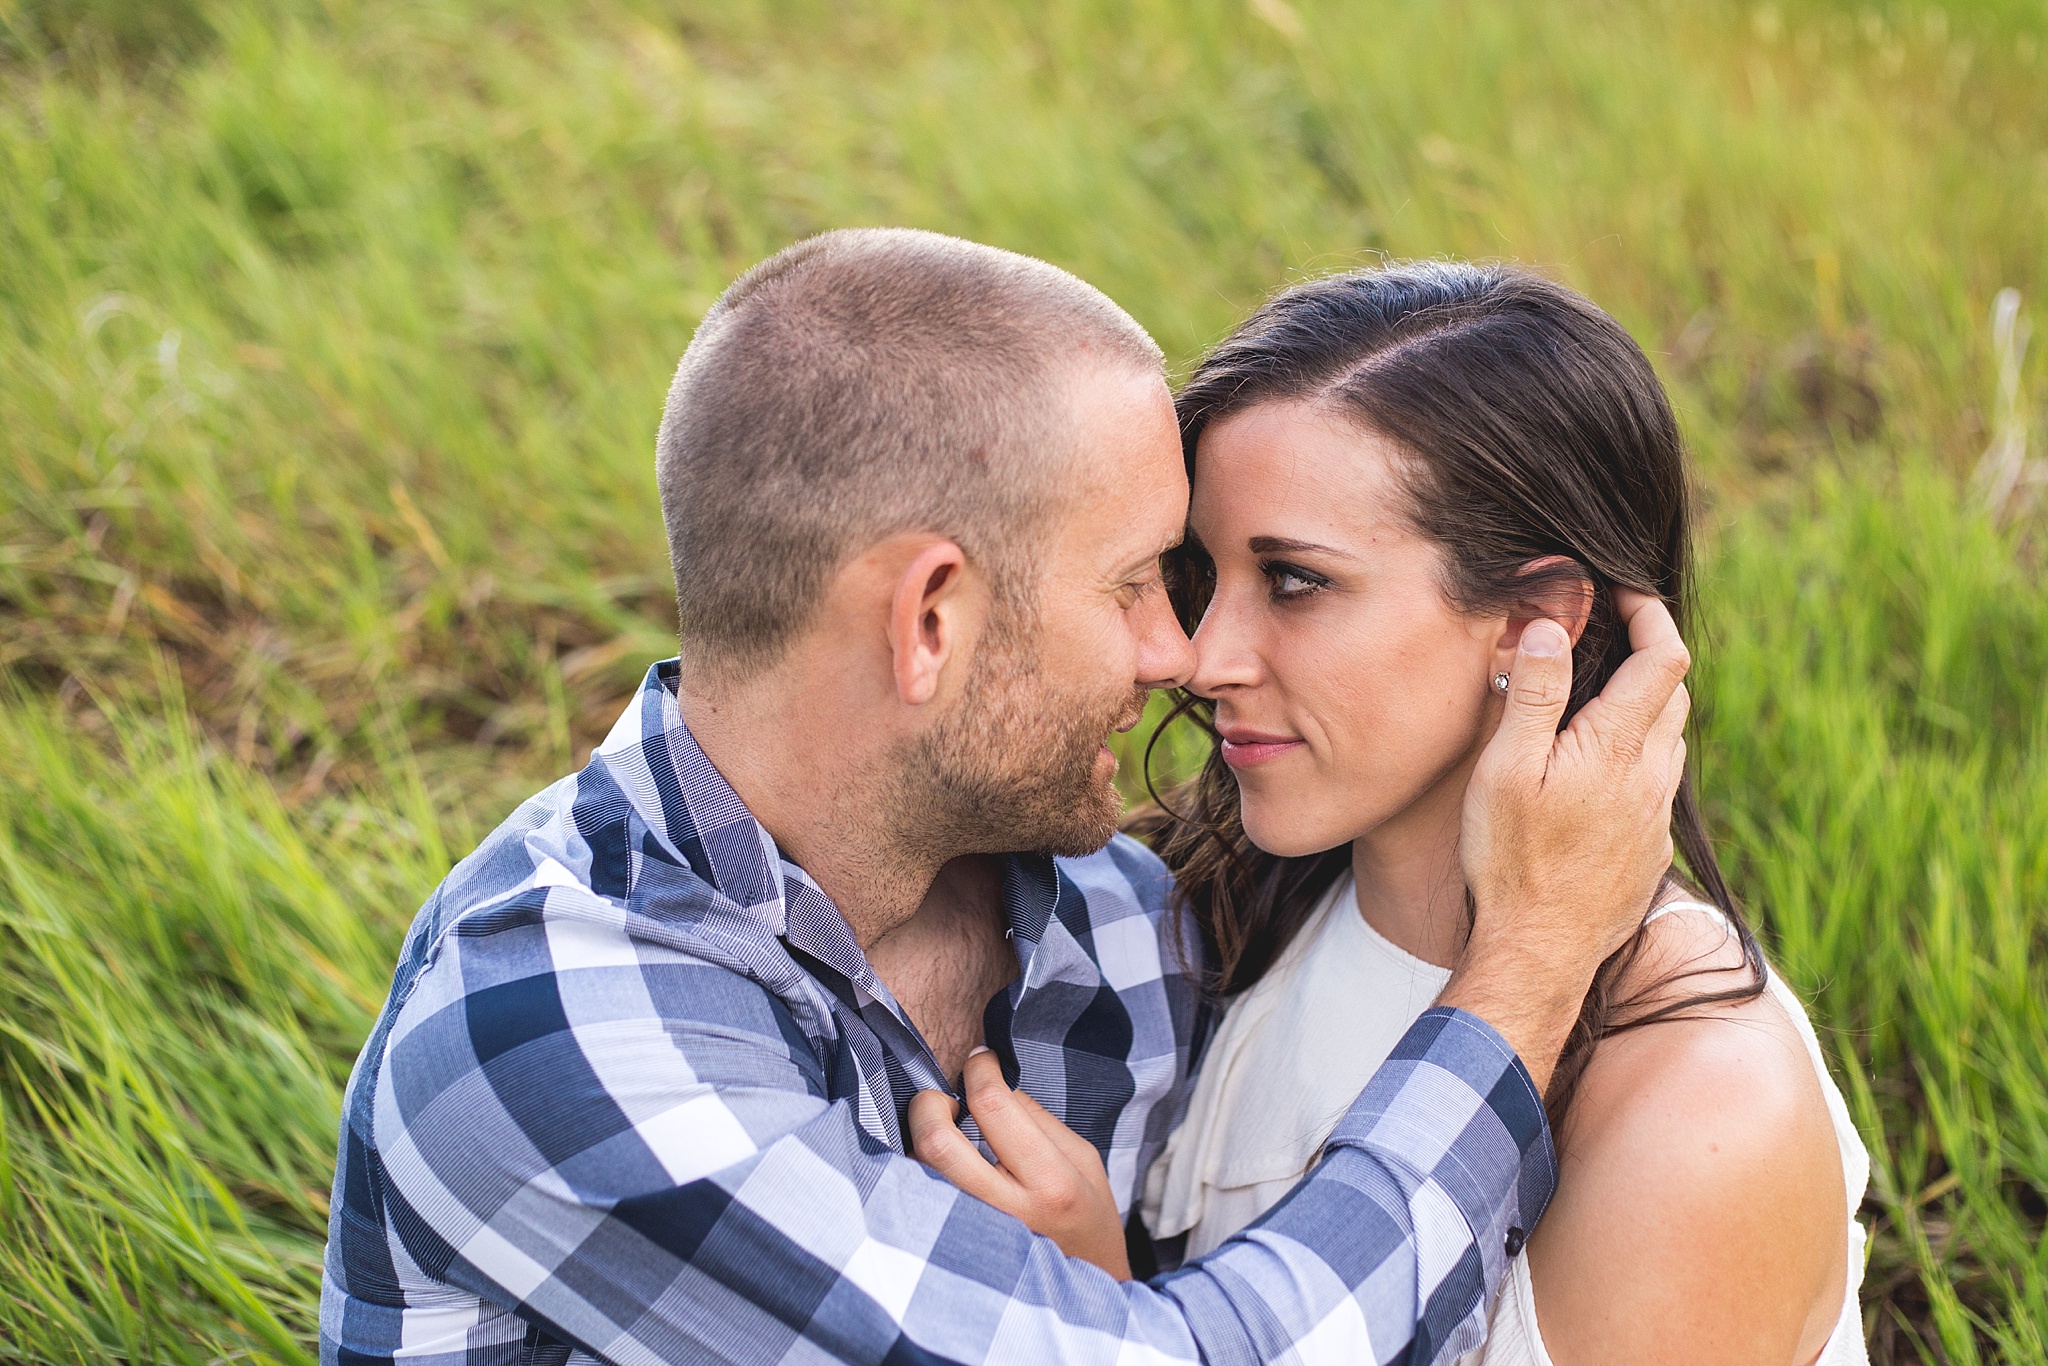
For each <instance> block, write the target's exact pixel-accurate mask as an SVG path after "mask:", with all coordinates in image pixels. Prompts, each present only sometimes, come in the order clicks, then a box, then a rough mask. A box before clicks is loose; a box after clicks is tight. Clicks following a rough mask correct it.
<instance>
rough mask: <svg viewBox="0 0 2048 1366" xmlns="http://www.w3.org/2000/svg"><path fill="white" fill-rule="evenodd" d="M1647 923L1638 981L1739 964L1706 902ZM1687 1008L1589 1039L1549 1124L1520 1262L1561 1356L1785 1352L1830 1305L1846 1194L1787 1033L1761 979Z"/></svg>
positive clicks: (1749, 1356) (1820, 1096)
mask: <svg viewBox="0 0 2048 1366" xmlns="http://www.w3.org/2000/svg"><path fill="white" fill-rule="evenodd" d="M1651 929H1652V934H1651V942H1650V943H1649V944H1648V945H1647V946H1646V952H1645V953H1644V955H1643V956H1642V958H1641V960H1639V962H1638V965H1637V967H1638V969H1639V970H1640V971H1641V972H1643V973H1644V974H1646V980H1656V979H1657V978H1661V977H1662V976H1664V975H1666V974H1667V973H1668V972H1670V971H1672V970H1674V969H1681V968H1682V969H1692V970H1695V975H1692V976H1688V977H1687V978H1685V979H1684V980H1683V981H1682V982H1680V983H1678V984H1677V985H1676V986H1675V987H1673V988H1670V990H1672V991H1676V992H1678V993H1680V994H1683V995H1691V994H1694V993H1696V992H1711V991H1718V990H1723V989H1726V988H1729V987H1733V986H1739V985H1741V984H1742V983H1744V982H1746V981H1749V980H1751V978H1750V974H1749V971H1748V969H1747V967H1746V966H1745V964H1744V962H1743V958H1742V951H1741V946H1740V943H1739V941H1737V940H1735V939H1734V938H1733V936H1732V935H1729V934H1727V933H1726V932H1725V929H1724V927H1723V926H1722V924H1721V923H1720V922H1719V921H1718V920H1716V919H1715V918H1713V917H1710V916H1706V915H1701V914H1694V913H1686V912H1680V913H1676V914H1672V915H1667V916H1664V917H1661V918H1660V919H1659V920H1658V921H1657V922H1656V923H1655V924H1653V926H1652V927H1651ZM1687 1016H1688V1018H1683V1019H1676V1020H1670V1021H1666V1022H1661V1023H1657V1024H1650V1025H1645V1026H1642V1027H1640V1028H1637V1029H1634V1030H1629V1031H1626V1032H1624V1033H1621V1034H1617V1035H1613V1036H1611V1037H1609V1038H1607V1039H1605V1040H1602V1041H1601V1043H1600V1044H1599V1045H1598V1046H1597V1047H1596V1048H1595V1050H1594V1055H1593V1059H1592V1061H1591V1062H1590V1063H1589V1064H1588V1066H1587V1068H1586V1072H1585V1075H1584V1076H1583V1078H1582V1079H1581V1081H1580V1083H1579V1087H1578V1090H1577V1093H1576V1095H1575V1096H1574V1098H1573V1101H1572V1105H1571V1110H1570V1113H1569V1114H1568V1115H1567V1117H1566V1120H1565V1123H1564V1126H1563V1131H1562V1132H1561V1133H1560V1134H1559V1135H1558V1152H1559V1162H1560V1170H1559V1177H1560V1179H1559V1185H1558V1194H1557V1199H1556V1200H1555V1202H1554V1203H1553V1206H1552V1209H1551V1211H1550V1212H1549V1213H1548V1214H1546V1215H1545V1217H1544V1220H1543V1223H1542V1224H1541V1226H1540V1227H1539V1228H1538V1230H1537V1235H1536V1237H1535V1238H1534V1239H1533V1240H1532V1241H1531V1244H1530V1249H1531V1264H1530V1269H1531V1272H1532V1274H1533V1275H1534V1277H1535V1282H1536V1288H1537V1300H1538V1303H1539V1304H1540V1305H1541V1306H1542V1310H1541V1318H1542V1328H1543V1334H1544V1337H1545V1340H1546V1342H1547V1343H1549V1344H1550V1346H1551V1348H1552V1356H1553V1357H1554V1359H1555V1360H1556V1361H1558V1362H1559V1363H1560V1366H1573V1363H1575V1362H1581V1361H1604V1360H1625V1359H1626V1360H1657V1359H1682V1360H1687V1361H1694V1360H1697V1361H1723V1360H1725V1361H1731V1362H1733V1361H1773V1360H1781V1361H1784V1362H1786V1363H1788V1366H1789V1364H1790V1363H1792V1362H1793V1361H1794V1360H1795V1356H1796V1354H1797V1353H1798V1352H1799V1351H1801V1350H1802V1345H1803V1344H1806V1343H1808V1342H1810V1341H1811V1342H1812V1343H1813V1345H1815V1346H1816V1348H1817V1346H1818V1342H1819V1341H1824V1340H1825V1334H1826V1329H1827V1327H1828V1326H1829V1325H1831V1324H1832V1322H1833V1316H1832V1314H1829V1313H1826V1312H1824V1311H1826V1310H1827V1309H1828V1308H1829V1307H1830V1306H1831V1305H1832V1306H1833V1307H1839V1303H1840V1301H1839V1295H1840V1293H1841V1292H1840V1286H1841V1277H1842V1276H1843V1275H1844V1274H1845V1271H1844V1267H1843V1262H1844V1261H1845V1257H1846V1242H1845V1239H1844V1236H1843V1234H1844V1230H1843V1219H1844V1212H1845V1208H1846V1203H1847V1202H1846V1197H1845V1195H1844V1193H1843V1185H1842V1180H1843V1178H1842V1167H1841V1159H1840V1155H1839V1151H1838V1149H1837V1147H1836V1142H1835V1135H1834V1127H1833V1123H1832V1121H1831V1119H1830V1118H1829V1115H1828V1109H1827V1101H1826V1098H1825V1094H1824V1093H1823V1091H1822V1090H1821V1085H1820V1080H1819V1078H1818V1077H1817V1076H1816V1075H1815V1073H1814V1069H1813V1064H1812V1061H1811V1058H1810V1056H1809V1055H1808V1053H1807V1052H1806V1047H1805V1043H1804V1041H1803V1039H1802V1037H1801V1036H1800V1034H1799V1032H1798V1030H1797V1028H1796V1026H1795V1025H1794V1024H1793V1023H1792V1021H1791V1019H1790V1018H1789V1017H1788V1016H1787V1015H1786V1013H1785V1010H1784V1008H1783V1007H1782V1006H1781V1005H1780V1004H1779V1003H1778V1001H1777V1000H1776V999H1774V998H1773V997H1772V996H1770V995H1768V994H1766V995H1764V996H1762V997H1759V998H1756V999H1752V1000H1748V1001H1741V1002H1734V1003H1720V1004H1716V1005H1713V1006H1708V1007H1703V1008H1701V1009H1699V1010H1697V1011H1689V1012H1687ZM1617 1268H1625V1269H1626V1270H1625V1271H1621V1272H1617ZM1831 1293H1832V1295H1833V1296H1834V1298H1833V1299H1832V1300H1830V1298H1829V1296H1830V1294H1831ZM1816 1331H1818V1332H1819V1334H1820V1337H1819V1338H1818V1339H1815V1338H1814V1333H1815V1332H1816ZM1679 1343H1683V1344H1684V1346H1683V1348H1682V1350H1676V1351H1674V1346H1675V1345H1676V1344H1679ZM1800 1359H1803V1358H1800Z"/></svg>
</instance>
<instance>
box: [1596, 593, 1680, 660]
mask: <svg viewBox="0 0 2048 1366" xmlns="http://www.w3.org/2000/svg"><path fill="white" fill-rule="evenodd" d="M1614 610H1615V612H1616V613H1617V614H1619V616H1620V617H1621V624H1622V626H1623V628H1624V629H1625V630H1627V632H1628V648H1629V649H1631V650H1647V649H1649V648H1651V647H1652V646H1655V645H1660V644H1665V643H1669V644H1674V645H1676V646H1678V648H1679V649H1681V650H1683V649H1684V648H1685V642H1684V641H1683V640H1681V639H1680V638H1679V635H1678V623H1677V622H1676V621H1675V620H1673V619H1672V616H1671V609H1670V608H1669V607H1667V606H1665V605H1664V599H1662V598H1660V597H1657V596H1656V595H1654V594H1651V593H1638V592H1637V591H1636V590H1635V589H1633V588H1623V587H1621V586H1620V585H1619V584H1616V585H1615V588H1614Z"/></svg>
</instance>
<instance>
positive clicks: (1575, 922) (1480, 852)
mask: <svg viewBox="0 0 2048 1366" xmlns="http://www.w3.org/2000/svg"><path fill="white" fill-rule="evenodd" d="M1614 600H1615V606H1616V607H1617V608H1618V609H1619V611H1620V613H1621V616H1622V619H1623V620H1624V621H1625V622H1626V623H1627V625H1628V634H1629V643H1630V645H1631V646H1632V647H1633V648H1634V651H1635V653H1633V654H1632V655H1630V656H1629V658H1628V659H1627V661H1626V662H1624V663H1623V664H1622V666H1621V668H1620V669H1618V670H1616V671H1615V674H1614V677H1613V678H1612V679H1610V680H1609V681H1608V683H1607V686H1606V688H1605V689H1604V690H1602V692H1601V694H1600V695H1599V696H1598V697H1596V698H1594V699H1593V700H1592V701H1591V702H1588V703H1587V704H1586V705H1585V706H1584V707H1583V708H1581V709H1580V711H1579V713H1578V715H1576V716H1574V717H1573V718H1572V721H1571V724H1570V725H1569V726H1566V727H1565V728H1564V730H1562V731H1559V730H1558V728H1557V723H1558V720H1559V719H1560V718H1561V717H1562V716H1563V715H1564V708H1565V703H1566V701H1567V700H1568V699H1569V698H1570V696H1571V686H1572V662H1571V643H1570V640H1569V638H1568V637H1567V636H1566V634H1565V631H1564V628H1562V627H1561V626H1559V625H1557V624H1556V623H1555V622H1551V621H1533V622H1530V623H1529V625H1528V626H1527V628H1525V629H1524V630H1523V632H1522V640H1521V646H1520V649H1519V652H1518V653H1517V655H1516V656H1515V666H1514V673H1513V683H1512V684H1511V686H1510V687H1509V690H1508V698H1507V712H1506V714H1505V715H1504V716H1503V717H1502V718H1501V723H1500V729H1499V730H1498V731H1496V732H1495V733H1494V737H1493V740H1492V741H1491V742H1490V743H1489V744H1488V745H1487V747H1486V751H1485V753H1484V754H1482V755H1481V756H1480V759H1479V765H1478V767H1477V768H1476V769H1475V770H1474V771H1473V774H1472V785H1471V787H1470V788H1468V789H1467V791H1466V794H1465V811H1464V826H1463V833H1462V840H1461V843H1460V846H1459V858H1460V860H1461V861H1462V863H1463V864H1464V871H1465V883H1466V885H1467V886H1468V887H1470V888H1471V889H1472V896H1473V900H1474V901H1475V903H1476V904H1477V906H1478V912H1477V917H1476V919H1475V921H1474V924H1473V927H1472V937H1471V940H1470V941H1469V943H1468V944H1467V946H1466V950H1465V954H1464V957H1463V958H1462V960H1461V961H1460V962H1459V964H1458V968H1457V971H1456V972H1455V973H1454V974H1453V975H1452V978H1451V982H1450V985H1449V986H1447V987H1446V988H1445V989H1444V994H1443V996H1442V997H1441V998H1440V1003H1441V1004H1443V1005H1450V1006H1457V1007H1459V1008H1461V1009H1464V1010H1469V1011H1471V1012H1472V1013H1473V1014H1475V1015H1478V1016H1479V1017H1480V1018H1481V1019H1483V1020H1485V1021H1486V1022H1487V1023H1488V1024H1491V1025H1492V1026H1493V1027H1494V1028H1495V1029H1497V1030H1499V1031H1500V1033H1501V1034H1502V1035H1503V1036H1505V1037H1506V1039H1507V1040H1508V1042H1509V1043H1510V1044H1511V1045H1513V1047H1514V1049H1515V1051H1516V1052H1517V1053H1519V1054H1520V1055H1521V1058H1522V1061H1523V1063H1524V1064H1525V1065H1526V1066H1527V1067H1528V1068H1529V1071H1530V1073H1531V1075H1532V1076H1534V1078H1535V1079H1536V1084H1537V1086H1538V1088H1539V1089H1540V1088H1544V1087H1547V1086H1548V1085H1549V1080H1550V1071H1551V1067H1552V1066H1553V1065H1554V1064H1555V1062H1556V1061H1557V1055H1558V1052H1559V1050H1560V1049H1562V1047H1563V1045H1564V1039H1565V1035H1566V1034H1567V1032H1569V1030H1570V1028H1571V1025H1572V1021H1573V1020H1574V1019H1575V1018H1576V1017H1577V1015H1578V1011H1579V1005H1580V1003H1581V1002H1582V1001H1583V1000H1584V999H1585V995H1586V988H1587V987H1588V986H1589V985H1590V984H1591V982H1592V980H1593V972H1594V970H1595V969H1596V968H1598V967H1599V966H1600V963H1601V961H1602V960H1603V959H1605V958H1606V957H1607V955H1609V954H1610V953H1612V952H1614V950H1615V949H1617V948H1619V947H1620V946H1621V945H1622V944H1623V943H1624V942H1626V941H1627V939H1628V937H1629V936H1630V935H1631V934H1633V933H1635V931H1636V930H1637V928H1638V927H1640V926H1641V924H1642V922H1643V916H1644V915H1645V914H1646V913H1647V912H1648V911H1649V909H1650V901H1651V898H1652V897H1654V896H1655V895H1656V892H1657V887H1658V885H1659V883H1660V882H1661V880H1662V878H1663V876H1664V874H1665V872H1666V871H1667V870H1668V869H1669V868H1670V867H1671V802H1672V798H1673V797H1674V796H1676V795H1677V792H1678V782H1679V778H1680V776H1681V775H1682V774H1683V773H1684V771H1685V718H1686V712H1687V710H1688V708H1689V707H1690V705H1691V700H1690V698H1688V696H1687V695H1686V691H1685V688H1684V686H1683V680H1684V678H1685V674H1686V670H1687V669H1688V668H1689V667H1691V664H1692V657H1691V656H1690V655H1689V654H1688V653H1687V652H1686V648H1685V644H1684V642H1682V641H1681V640H1679V638H1678V628H1677V626H1676V625H1675V624H1674V623H1673V622H1672V620H1671V614H1670V612H1668V611H1666V610H1665V607H1664V604H1663V603H1662V602H1660V601H1658V600H1657V599H1655V598H1652V597H1649V596H1646V595H1645V594H1642V593H1633V592H1629V591H1628V590H1626V589H1616V590H1615V595H1614Z"/></svg>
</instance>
